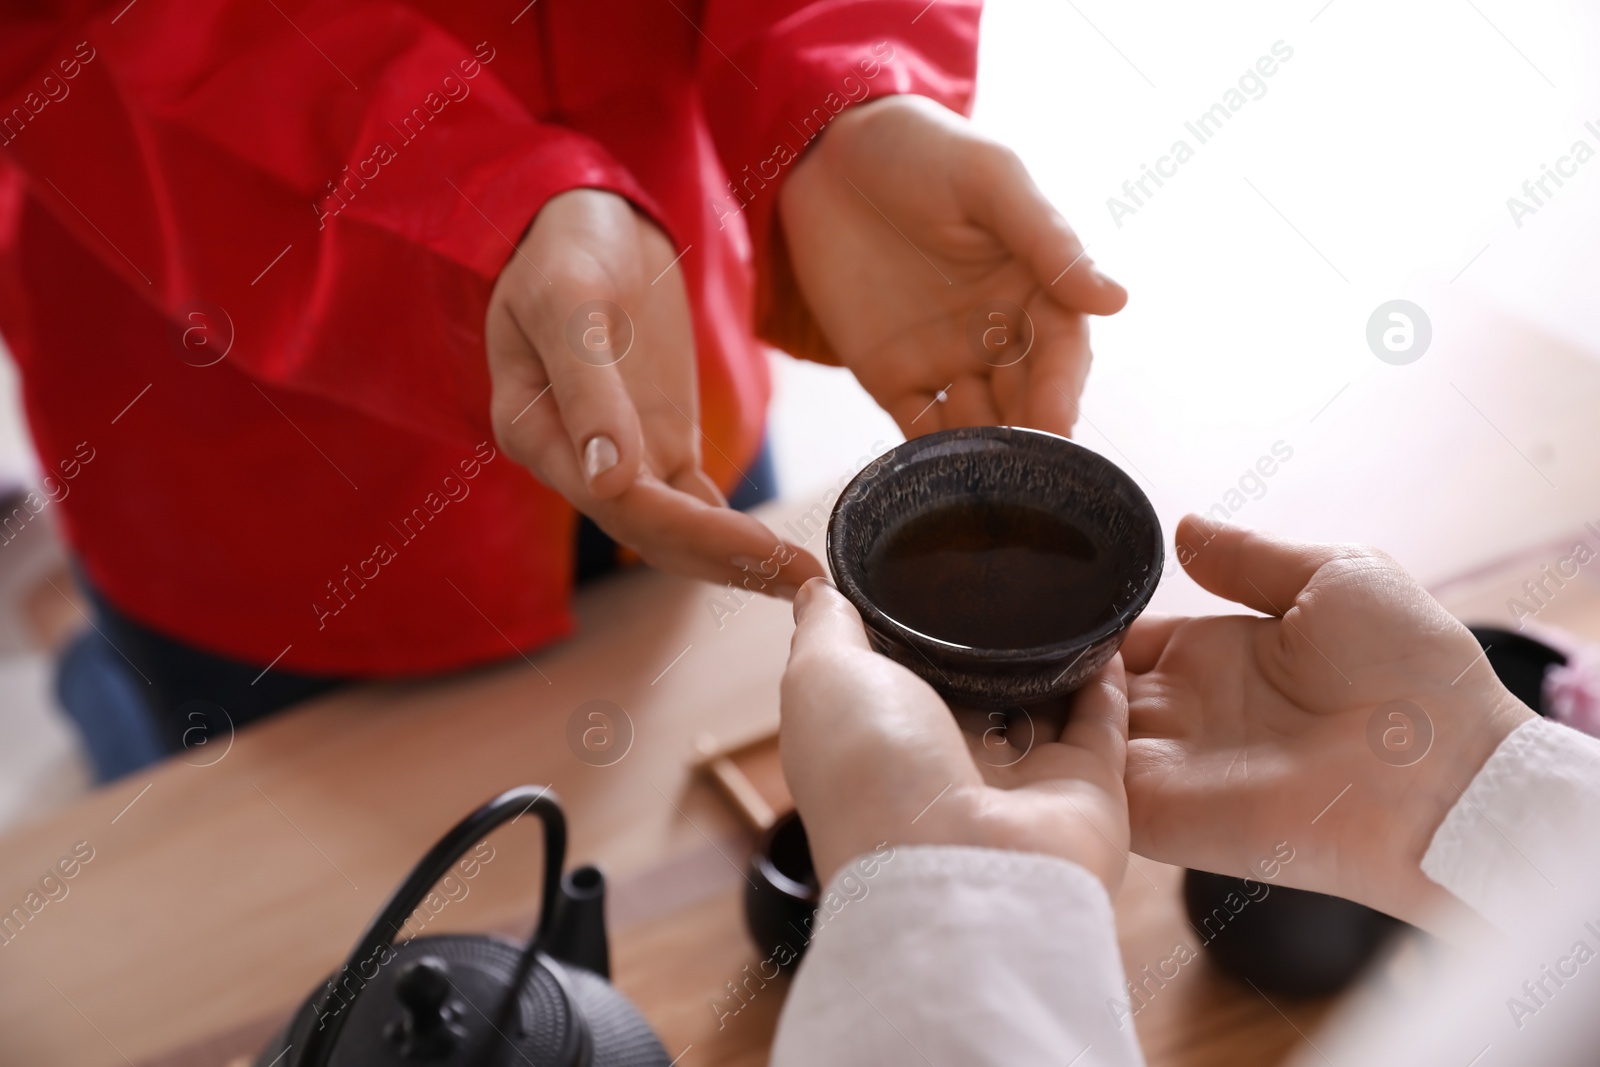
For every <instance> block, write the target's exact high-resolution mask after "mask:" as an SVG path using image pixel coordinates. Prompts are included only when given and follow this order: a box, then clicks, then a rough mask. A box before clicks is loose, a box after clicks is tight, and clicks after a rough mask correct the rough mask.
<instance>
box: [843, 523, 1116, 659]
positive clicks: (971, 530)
mask: <svg viewBox="0 0 1600 1067" xmlns="http://www.w3.org/2000/svg"><path fill="white" fill-rule="evenodd" d="M1110 564H1111V561H1110V560H1109V559H1108V558H1107V554H1106V553H1105V552H1103V551H1101V550H1099V549H1098V548H1097V546H1096V545H1095V543H1094V541H1092V540H1091V539H1090V538H1089V535H1088V534H1086V533H1085V532H1084V531H1083V530H1082V529H1080V528H1079V527H1077V526H1075V525H1073V524H1072V523H1071V522H1068V521H1067V520H1066V519H1063V518H1061V517H1060V516H1058V515H1054V514H1052V513H1050V512H1048V511H1042V510H1040V509H1038V508H1031V507H1026V506H1024V505H1019V504H1002V503H991V502H979V501H962V502H960V503H954V504H946V505H943V506H941V507H937V508H934V509H932V510H930V511H927V512H924V513H923V514H921V515H918V516H916V517H915V518H913V519H911V520H910V521H908V522H906V523H905V525H903V526H901V527H899V528H898V529H895V530H892V531H890V532H889V534H888V536H886V537H884V538H882V539H880V540H879V542H878V543H877V544H876V545H874V546H873V549H872V553H871V555H869V556H868V557H867V567H866V585H867V594H868V595H869V596H870V597H871V598H872V600H873V602H874V603H876V604H877V605H878V607H880V608H881V609H883V611H884V613H885V614H887V615H889V616H890V617H891V618H893V619H894V620H895V621H896V622H898V623H901V624H902V625H904V626H908V627H910V628H911V629H913V630H916V631H918V632H919V633H924V634H927V635H928V636H929V637H937V638H939V639H940V640H942V641H949V642H952V643H954V644H960V645H968V646H970V647H973V648H993V649H1015V648H1037V647H1039V646H1041V645H1053V644H1056V643H1057V642H1060V641H1065V640H1068V639H1069V638H1073V637H1079V636H1081V635H1083V634H1086V633H1088V632H1089V631H1090V630H1092V629H1094V628H1095V627H1096V626H1098V625H1100V624H1101V623H1103V622H1106V621H1107V620H1109V619H1110V618H1111V616H1112V613H1113V604H1114V598H1115V596H1116V593H1117V589H1118V586H1119V584H1120V582H1119V579H1118V576H1117V573H1116V568H1115V567H1114V566H1111V565H1110Z"/></svg>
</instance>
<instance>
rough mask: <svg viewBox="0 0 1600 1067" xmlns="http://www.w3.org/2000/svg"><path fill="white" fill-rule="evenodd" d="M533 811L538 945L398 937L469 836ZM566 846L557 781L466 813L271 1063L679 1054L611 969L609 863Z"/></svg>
mask: <svg viewBox="0 0 1600 1067" xmlns="http://www.w3.org/2000/svg"><path fill="white" fill-rule="evenodd" d="M528 812H532V813H533V814H534V815H535V816H537V817H538V819H539V821H540V822H542V823H543V824H544V852H545V857H544V895H543V900H542V906H541V910H540V912H539V925H538V928H537V929H536V930H535V931H534V935H533V938H532V939H531V940H530V941H529V942H528V944H527V945H526V946H523V945H519V944H517V943H515V942H513V941H509V940H506V939H504V938H499V937H486V936H480V935H476V934H442V935H437V936H427V937H413V938H411V939H410V940H408V941H405V942H403V943H401V944H399V945H396V944H395V943H394V939H395V937H396V936H397V935H398V933H399V931H400V929H401V927H402V926H403V925H404V924H405V922H406V921H407V919H408V918H410V916H411V914H412V912H414V911H415V910H416V909H417V906H418V905H420V904H421V903H422V902H423V899H424V898H425V897H426V896H427V893H428V891H429V890H430V889H431V888H433V885H434V883H435V882H437V881H438V880H439V879H440V878H442V877H444V875H446V874H447V873H449V871H450V868H451V866H452V865H453V864H455V863H456V861H457V860H459V859H461V857H462V856H463V855H464V854H465V853H466V851H467V849H468V848H470V847H472V846H473V845H474V844H475V843H477V842H478V841H481V840H482V839H483V838H484V836H485V835H487V834H488V833H489V832H490V831H491V830H493V829H495V828H496V827H497V826H499V825H500V824H501V823H504V822H506V821H507V820H508V819H510V820H514V819H516V818H519V817H521V816H522V815H523V814H525V813H528ZM566 850H567V825H566V819H565V818H564V817H563V816H562V814H561V805H560V804H559V802H557V800H556V797H555V794H553V793H551V792H550V790H549V789H542V788H535V787H533V786H522V787H520V788H517V789H512V790H509V791H508V792H505V793H502V794H500V795H499V796H497V797H495V798H494V799H493V800H491V801H489V802H488V803H487V804H485V805H483V807H481V808H479V809H478V810H477V811H475V812H473V813H472V814H471V815H469V816H467V817H466V818H465V819H463V820H461V822H459V823H457V824H456V826H455V828H454V829H452V830H451V831H450V832H449V833H447V834H445V835H444V837H443V838H441V839H440V840H439V843H438V844H436V845H434V846H433V848H432V849H431V850H430V851H429V852H428V854H427V855H426V856H424V857H423V858H422V861H421V862H420V863H418V864H417V866H416V867H415V869H413V870H412V872H411V873H410V875H408V876H407V877H406V880H405V881H404V882H403V883H401V885H400V888H399V889H397V890H395V892H394V895H392V896H391V897H390V898H389V901H388V903H387V904H385V905H384V906H383V910H382V911H380V912H379V913H378V916H377V918H375V919H373V920H372V924H371V925H370V926H368V927H367V931H366V933H364V934H362V935H361V939H360V940H359V941H357V942H356V946H355V949H354V950H353V951H352V952H351V953H350V958H349V959H348V960H346V961H345V964H344V966H343V967H342V968H340V969H339V970H338V971H336V972H334V974H333V976H332V977H331V978H329V979H328V981H327V983H326V984H324V985H323V986H322V988H320V989H318V990H317V991H315V992H313V993H312V994H311V996H310V997H308V998H307V999H306V1002H305V1003H304V1004H303V1005H301V1007H300V1010H299V1011H298V1012H297V1013H296V1014H295V1017H294V1019H293V1020H292V1021H291V1022H290V1023H289V1025H288V1026H287V1027H286V1028H285V1029H284V1031H283V1032H282V1033H280V1034H279V1035H278V1036H277V1037H276V1038H274V1039H273V1041H272V1043H271V1044H270V1045H268V1046H267V1048H266V1049H265V1050H264V1051H263V1052H262V1053H261V1056H260V1057H259V1058H258V1059H257V1061H256V1063H257V1067H331V1065H337V1067H391V1065H392V1067H467V1065H469V1064H470V1065H473V1067H479V1065H481V1067H491V1065H495V1067H499V1065H509V1064H518V1065H527V1064H531V1065H533V1067H668V1060H667V1053H666V1050H665V1049H663V1048H662V1047H661V1042H660V1041H659V1040H657V1038H656V1035H655V1034H654V1033H653V1032H651V1030H650V1026H649V1024H648V1023H646V1022H645V1020H644V1017H643V1016H641V1015H640V1014H639V1012H638V1010H637V1009H635V1008H634V1006H633V1005H632V1004H630V1003H629V1002H628V1001H627V1000H626V999H625V998H624V997H623V996H622V994H620V993H618V992H617V991H616V990H615V989H613V988H612V987H611V985H610V983H609V982H608V981H607V979H608V978H609V977H610V962H609V950H608V948H607V945H606V930H605V917H604V911H603V906H604V896H605V879H604V878H603V876H602V875H601V873H600V871H599V870H598V869H597V868H595V867H579V868H577V869H575V870H573V871H571V872H568V873H567V874H565V875H563V874H562V864H563V862H564V860H565V857H566Z"/></svg>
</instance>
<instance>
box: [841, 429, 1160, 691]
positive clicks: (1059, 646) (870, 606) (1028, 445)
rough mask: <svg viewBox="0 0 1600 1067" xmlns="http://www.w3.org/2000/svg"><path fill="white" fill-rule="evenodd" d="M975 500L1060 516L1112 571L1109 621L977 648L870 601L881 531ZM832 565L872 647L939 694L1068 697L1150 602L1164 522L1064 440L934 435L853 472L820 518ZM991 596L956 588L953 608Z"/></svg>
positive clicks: (1107, 466)
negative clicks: (1029, 641) (1061, 634)
mask: <svg viewBox="0 0 1600 1067" xmlns="http://www.w3.org/2000/svg"><path fill="white" fill-rule="evenodd" d="M963 502H972V503H977V504H986V505H998V506H1021V507H1023V508H1027V509H1032V510H1036V511H1044V512H1047V513H1049V514H1050V515H1053V516H1056V517H1059V518H1061V519H1063V520H1065V521H1066V522H1068V523H1070V524H1071V525H1072V526H1074V527H1076V528H1077V529H1078V530H1080V531H1082V532H1083V533H1084V534H1086V535H1087V536H1088V538H1089V540H1090V541H1091V542H1092V543H1093V546H1094V552H1095V559H1094V566H1095V567H1096V568H1100V569H1102V570H1101V573H1103V574H1105V575H1107V576H1109V577H1111V578H1114V585H1115V593H1114V595H1113V597H1112V607H1111V611H1110V613H1109V617H1106V618H1104V619H1103V621H1100V622H1098V623H1097V624H1095V625H1093V626H1092V627H1090V628H1089V629H1088V630H1087V631H1086V632H1084V633H1080V634H1075V635H1072V636H1070V637H1067V638H1066V639H1063V640H1058V641H1055V642H1054V643H1051V644H1045V645H1040V646H1038V647H1031V648H1015V647H1013V648H984V647H981V646H979V645H973V644H960V643H956V642H953V641H949V640H944V639H941V638H939V637H935V636H933V635H931V634H928V633H924V632H921V631H919V630H916V629H913V628H911V627H910V626H908V625H906V624H904V623H903V622H901V621H899V620H897V619H895V618H893V617H891V616H890V615H889V614H888V612H887V611H885V610H884V609H883V608H882V607H881V605H879V604H878V603H877V602H876V601H875V598H874V596H873V592H872V590H873V575H872V573H871V566H872V564H871V563H870V560H871V558H872V557H873V554H874V550H875V549H876V548H877V547H878V546H879V544H880V543H881V542H883V540H884V539H885V538H888V537H891V536H893V535H894V534H895V533H896V532H897V531H899V530H901V529H902V528H903V527H904V526H905V524H906V523H907V522H909V521H912V520H914V519H916V518H918V517H919V516H925V515H926V514H927V513H928V512H929V511H930V510H931V509H935V508H940V507H948V506H949V505H951V504H955V503H963ZM827 553H828V564H829V566H830V567H831V568H832V570H833V577H834V581H835V582H836V583H837V585H838V587H839V591H840V592H841V593H843V594H844V595H845V597H846V598H848V599H849V601H850V603H852V604H854V605H855V607H856V610H857V611H859V612H860V613H861V619H862V622H864V623H865V624H866V628H867V635H868V637H869V638H870V639H871V641H872V645H873V647H874V648H876V649H877V650H878V651H879V652H882V653H883V654H884V655H886V656H888V657H889V658H890V659H892V660H894V661H896V662H897V663H900V664H902V665H903V666H905V667H908V668H910V669H911V670H912V671H914V672H915V673H916V674H917V675H919V676H920V677H922V678H923V679H924V680H925V681H927V682H928V683H929V684H930V685H932V686H933V687H934V689H936V690H938V692H939V694H940V695H941V696H943V697H944V698H945V699H946V700H948V701H950V702H952V703H954V704H959V705H964V706H967V707H974V708H986V709H987V708H1009V707H1016V706H1026V705H1030V704H1036V703H1039V702H1041V701H1045V700H1049V699H1051V698H1054V697H1059V696H1062V695H1064V694H1066V693H1070V692H1071V691H1072V690H1074V689H1076V688H1077V687H1078V686H1080V685H1082V684H1083V683H1084V682H1086V681H1088V679H1089V678H1090V677H1092V676H1093V675H1094V673H1095V672H1096V671H1098V670H1099V669H1100V668H1101V667H1103V666H1104V665H1105V664H1106V662H1107V661H1108V660H1110V659H1111V657H1112V656H1114V655H1116V652H1117V649H1118V648H1119V647H1121V645H1122V639H1123V637H1124V635H1125V634H1126V632H1127V629H1128V626H1129V624H1131V623H1132V622H1133V620H1134V619H1136V618H1138V616H1139V613H1140V612H1142V611H1143V610H1144V609H1145V606H1146V605H1147V604H1149V603H1150V598H1151V596H1152V595H1153V594H1154V593H1155V590H1156V585H1157V583H1158V582H1159V581H1160V579H1161V568H1162V563H1163V561H1164V559H1165V553H1164V551H1163V547H1162V537H1161V524H1160V523H1159V522H1158V521H1157V520H1156V513H1155V509H1154V508H1153V507H1151V506H1150V501H1149V499H1148V498H1147V497H1146V496H1145V495H1144V492H1143V491H1142V490H1140V488H1139V486H1138V485H1137V484H1136V483H1135V482H1134V480H1133V479H1132V478H1130V477H1129V476H1128V475H1127V474H1126V473H1124V472H1123V471H1122V470H1121V469H1120V468H1119V467H1117V465H1116V464H1114V463H1112V462H1111V461H1110V460H1108V459H1106V458H1105V457H1103V456H1101V455H1099V454H1098V453H1095V452H1092V451H1090V450H1089V449H1087V448H1084V447H1083V446H1082V445H1078V444H1074V443H1073V442H1072V441H1069V440H1067V439H1066V438H1065V437H1057V436H1056V435H1055V434H1048V433H1042V432H1040V431H1038V430H1027V429H1021V428H1019V427H1011V426H977V427H967V428H963V429H958V430H941V431H939V432H937V433H932V434H928V435H927V436H926V437H917V438H913V439H912V440H910V441H906V442H905V443H904V444H901V445H899V446H897V447H895V448H893V449H891V450H890V451H888V452H886V453H885V454H884V455H882V456H879V457H878V458H877V459H875V460H873V461H872V462H871V463H870V464H868V465H867V467H866V468H865V469H864V470H862V471H861V473H860V474H857V475H856V477H855V478H854V480H852V481H851V482H850V484H849V485H848V486H847V487H846V488H845V491H844V493H843V494H842V495H841V496H840V497H839V500H838V502H837V503H836V504H835V505H834V509H833V516H832V518H831V519H830V520H829V522H828V548H827ZM988 592H989V591H987V590H985V589H982V588H972V589H970V590H961V591H958V593H957V594H956V595H955V596H953V597H952V598H951V603H950V607H949V610H950V611H951V612H961V611H962V610H963V603H962V602H963V601H966V602H967V603H968V604H969V605H971V604H973V603H975V600H968V599H967V598H982V597H984V596H986V595H987V594H988Z"/></svg>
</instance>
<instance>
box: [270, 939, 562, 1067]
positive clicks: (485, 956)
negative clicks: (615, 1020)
mask: <svg viewBox="0 0 1600 1067" xmlns="http://www.w3.org/2000/svg"><path fill="white" fill-rule="evenodd" d="M524 956H525V953H524V950H523V948H522V946H521V945H518V944H515V943H513V942H511V941H507V940H505V939H502V938H498V937H485V936H479V935H469V934H444V935H439V936H429V937H418V938H416V939H414V940H412V941H408V942H406V943H405V944H403V945H399V946H395V947H393V948H392V950H391V952H390V953H388V954H384V955H382V956H380V957H379V958H378V959H377V960H376V961H375V963H374V966H373V967H372V968H368V969H367V971H366V973H368V974H371V975H372V977H371V978H370V979H363V978H361V977H360V975H359V974H357V975H352V976H351V977H350V978H348V979H347V980H346V981H345V982H343V983H341V985H342V986H343V987H345V989H344V990H336V992H335V995H334V997H333V998H332V999H331V1000H330V1001H329V1003H328V1010H329V1011H331V1012H336V1013H338V1014H339V1015H344V1016H347V1018H346V1019H345V1021H344V1025H343V1026H342V1027H341V1029H340V1032H339V1035H338V1041H337V1042H336V1043H335V1045H334V1046H333V1048H332V1052H331V1055H330V1057H329V1059H328V1061H327V1062H328V1064H329V1067H420V1065H427V1067H466V1065H468V1064H487V1063H495V1062H501V1063H531V1064H537V1065H539V1067H543V1065H545V1064H566V1063H577V1062H583V1057H582V1055H581V1053H582V1050H583V1049H584V1048H586V1047H588V1046H589V1045H590V1044H591V1038H590V1035H589V1033H588V1027H587V1026H586V1025H585V1023H584V1021H583V1017H582V1015H581V1013H580V1012H578V1011H577V1010H575V1007H574V1001H573V997H572V992H571V990H570V989H568V988H567V977H566V975H565V974H563V972H562V970H561V968H560V967H559V966H552V965H551V964H550V961H549V959H548V957H545V956H544V954H543V953H537V954H535V956H534V957H533V959H532V961H531V966H527V967H526V971H527V973H526V974H525V975H523V976H521V977H519V975H518V972H519V971H520V970H522V969H523V968H524V963H525V960H524ZM345 990H347V991H345ZM513 990H514V991H515V993H514V995H508V994H510V993H511V992H512V991H513ZM312 1008H313V1005H312V1004H311V1003H308V1004H307V1005H306V1006H305V1008H304V1009H302V1011H301V1013H300V1015H299V1016H298V1017H297V1018H296V1019H295V1022H294V1025H293V1026H292V1027H291V1029H290V1031H289V1034H288V1035H287V1037H288V1041H289V1044H290V1045H291V1046H292V1047H298V1048H304V1047H305V1045H306V1039H307V1038H309V1037H310V1034H311V1031H312V1029H313V1028H317V1029H320V1028H321V1027H319V1026H318V1025H317V1024H318V1021H319V1017H318V1015H317V1013H316V1011H314V1010H311V1009H312ZM321 1019H322V1021H323V1022H324V1023H326V1022H327V1021H328V1016H327V1015H323V1016H322V1017H321ZM507 1045H509V1046H510V1047H509V1048H507V1047H506V1046H507Z"/></svg>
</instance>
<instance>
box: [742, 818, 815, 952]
mask: <svg viewBox="0 0 1600 1067" xmlns="http://www.w3.org/2000/svg"><path fill="white" fill-rule="evenodd" d="M820 898H821V889H820V887H819V886H818V885H817V872H816V868H815V867H813V866H812V864H811V846H810V844H809V842H807V841H806V828H805V825H804V824H802V823H801V822H800V813H799V812H797V811H791V812H789V813H788V814H786V815H782V816H779V818H778V820H777V821H776V822H774V823H773V824H772V825H771V826H769V827H768V828H767V830H766V832H765V833H763V834H762V835H761V839H760V840H759V841H757V842H756V851H755V854H754V855H753V856H751V857H750V877H749V879H748V881H747V882H746V884H745V890H744V921H745V925H746V926H747V927H748V928H749V930H750V937H751V940H753V941H755V943H756V947H757V948H759V949H760V950H761V956H762V959H763V960H771V961H773V963H775V964H776V965H777V966H779V967H781V968H784V969H788V968H790V967H793V966H794V965H795V964H796V963H798V962H799V960H800V957H801V956H803V955H805V951H806V946H807V945H809V944H810V943H811V930H812V923H813V922H814V921H815V918H816V913H817V902H818V901H819V900H820Z"/></svg>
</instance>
